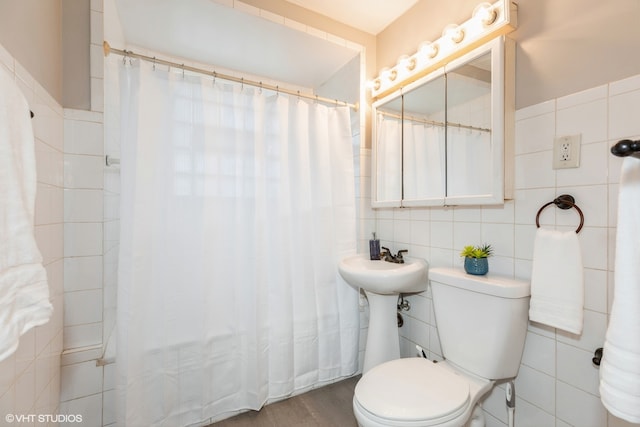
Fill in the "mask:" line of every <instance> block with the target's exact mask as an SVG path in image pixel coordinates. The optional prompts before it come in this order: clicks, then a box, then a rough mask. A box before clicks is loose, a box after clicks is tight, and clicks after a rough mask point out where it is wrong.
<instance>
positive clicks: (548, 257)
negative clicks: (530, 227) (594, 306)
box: [529, 228, 584, 334]
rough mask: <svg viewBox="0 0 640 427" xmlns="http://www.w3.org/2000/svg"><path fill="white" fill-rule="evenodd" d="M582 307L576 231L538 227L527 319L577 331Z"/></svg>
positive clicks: (580, 264) (580, 273)
mask: <svg viewBox="0 0 640 427" xmlns="http://www.w3.org/2000/svg"><path fill="white" fill-rule="evenodd" d="M583 306H584V273H583V268H582V252H581V250H580V242H579V241H578V235H577V233H576V232H574V231H557V230H546V229H544V228H538V231H537V233H536V238H535V243H534V249H533V268H532V272H531V302H530V306H529V319H530V320H532V321H534V322H540V323H543V324H545V325H549V326H552V327H554V328H559V329H562V330H565V331H568V332H571V333H573V334H581V333H582V324H583Z"/></svg>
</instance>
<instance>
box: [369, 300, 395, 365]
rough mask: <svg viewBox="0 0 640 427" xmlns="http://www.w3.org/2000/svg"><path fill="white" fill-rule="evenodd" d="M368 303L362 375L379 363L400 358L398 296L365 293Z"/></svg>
mask: <svg viewBox="0 0 640 427" xmlns="http://www.w3.org/2000/svg"><path fill="white" fill-rule="evenodd" d="M365 294H366V295H367V300H368V301H369V331H368V332H367V346H366V348H365V351H364V366H363V367H362V373H363V374H364V373H365V372H367V371H368V370H369V369H371V368H373V367H374V366H377V365H379V364H381V363H384V362H388V361H389V360H395V359H399V358H400V342H399V335H398V316H397V311H398V294H391V295H381V294H376V293H373V292H369V291H365Z"/></svg>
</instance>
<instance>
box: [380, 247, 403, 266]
mask: <svg viewBox="0 0 640 427" xmlns="http://www.w3.org/2000/svg"><path fill="white" fill-rule="evenodd" d="M382 249H384V251H383V252H381V253H380V258H382V259H384V260H385V261H387V262H393V263H395V264H404V259H403V258H402V254H403V253H407V252H409V251H408V250H407V249H402V250H400V251H398V253H397V254H396V255H394V254H393V253H392V252H391V250H390V249H389V248H385V247H384V246H382Z"/></svg>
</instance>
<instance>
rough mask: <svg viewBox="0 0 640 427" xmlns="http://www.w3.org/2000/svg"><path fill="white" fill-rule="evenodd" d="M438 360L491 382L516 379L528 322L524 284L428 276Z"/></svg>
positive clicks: (458, 274)
mask: <svg viewBox="0 0 640 427" xmlns="http://www.w3.org/2000/svg"><path fill="white" fill-rule="evenodd" d="M429 279H430V282H431V291H432V296H433V308H434V312H435V317H436V325H437V328H438V335H439V337H440V345H441V347H442V355H443V356H444V358H445V359H446V360H448V361H449V362H452V363H453V364H455V365H457V366H460V367H461V368H463V369H465V370H467V371H469V372H471V373H473V374H475V375H478V376H480V377H482V378H487V379H490V380H498V379H507V378H513V377H515V376H516V375H517V374H518V368H519V367H520V361H521V359H522V352H523V350H524V340H525V336H526V334H527V324H528V319H529V297H530V295H531V287H530V284H529V282H526V281H521V280H515V279H510V278H507V277H502V276H498V275H493V274H488V275H486V276H473V275H470V274H467V273H465V272H464V270H462V269H455V268H433V269H430V270H429Z"/></svg>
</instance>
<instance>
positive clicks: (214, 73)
mask: <svg viewBox="0 0 640 427" xmlns="http://www.w3.org/2000/svg"><path fill="white" fill-rule="evenodd" d="M211 74H212V75H213V83H212V84H213V86H215V85H216V77H218V73H216V72H215V71H214V72H213V73H211Z"/></svg>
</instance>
